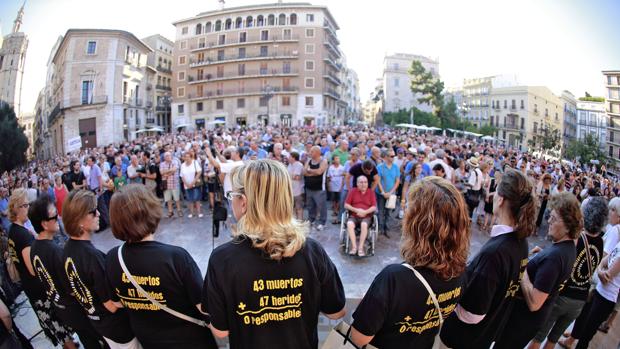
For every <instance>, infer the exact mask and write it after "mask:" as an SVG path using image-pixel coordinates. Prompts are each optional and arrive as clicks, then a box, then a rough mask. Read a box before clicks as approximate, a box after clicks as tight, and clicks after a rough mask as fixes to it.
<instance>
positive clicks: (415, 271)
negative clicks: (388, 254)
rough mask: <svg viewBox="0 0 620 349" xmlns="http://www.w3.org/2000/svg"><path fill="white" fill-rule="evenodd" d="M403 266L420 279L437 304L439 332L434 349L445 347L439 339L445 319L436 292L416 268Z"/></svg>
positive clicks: (404, 264)
mask: <svg viewBox="0 0 620 349" xmlns="http://www.w3.org/2000/svg"><path fill="white" fill-rule="evenodd" d="M403 266H404V267H406V268H409V269H410V270H411V271H413V273H414V274H415V276H416V277H417V278H418V280H420V282H421V283H422V285H424V287H425V288H426V291H428V294H429V295H430V296H431V299H432V300H433V304H435V308H436V309H437V314H438V315H439V331H437V335H435V343H434V344H433V349H439V348H442V347H445V346H444V345H443V344H442V343H441V339H440V338H439V334H440V333H441V328H442V327H443V320H444V319H443V314H442V312H441V307H440V306H439V302H438V301H437V297H436V296H435V292H433V289H432V288H431V286H430V285H429V284H428V282H426V279H425V278H424V276H422V274H420V272H418V271H417V270H415V268H414V267H412V266H411V265H409V264H407V263H403Z"/></svg>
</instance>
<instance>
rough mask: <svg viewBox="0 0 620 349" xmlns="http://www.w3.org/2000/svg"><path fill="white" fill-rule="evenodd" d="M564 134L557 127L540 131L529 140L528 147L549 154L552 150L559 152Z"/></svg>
mask: <svg viewBox="0 0 620 349" xmlns="http://www.w3.org/2000/svg"><path fill="white" fill-rule="evenodd" d="M561 142H562V133H561V132H560V130H558V129H557V128H555V127H553V126H552V127H551V128H549V129H544V130H539V132H538V133H536V134H534V136H533V137H532V139H530V140H528V145H529V146H530V147H532V148H538V149H539V150H541V151H544V152H548V151H550V150H558V149H559V148H560V145H561V144H562V143H561Z"/></svg>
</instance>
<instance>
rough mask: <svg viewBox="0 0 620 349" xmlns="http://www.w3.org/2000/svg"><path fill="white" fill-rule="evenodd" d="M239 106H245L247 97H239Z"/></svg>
mask: <svg viewBox="0 0 620 349" xmlns="http://www.w3.org/2000/svg"><path fill="white" fill-rule="evenodd" d="M237 108H245V98H237Z"/></svg>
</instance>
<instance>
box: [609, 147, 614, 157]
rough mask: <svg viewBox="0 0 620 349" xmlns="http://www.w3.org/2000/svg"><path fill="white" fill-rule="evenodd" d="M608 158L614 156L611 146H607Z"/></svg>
mask: <svg viewBox="0 0 620 349" xmlns="http://www.w3.org/2000/svg"><path fill="white" fill-rule="evenodd" d="M609 156H610V157H612V156H614V147H612V146H611V145H610V146H609Z"/></svg>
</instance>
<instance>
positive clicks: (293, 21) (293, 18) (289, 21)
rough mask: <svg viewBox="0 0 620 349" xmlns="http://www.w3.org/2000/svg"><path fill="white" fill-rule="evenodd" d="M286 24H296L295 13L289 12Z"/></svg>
mask: <svg viewBox="0 0 620 349" xmlns="http://www.w3.org/2000/svg"><path fill="white" fill-rule="evenodd" d="M288 24H290V25H296V24H297V15H296V14H294V13H293V14H291V17H290V18H289V20H288Z"/></svg>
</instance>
